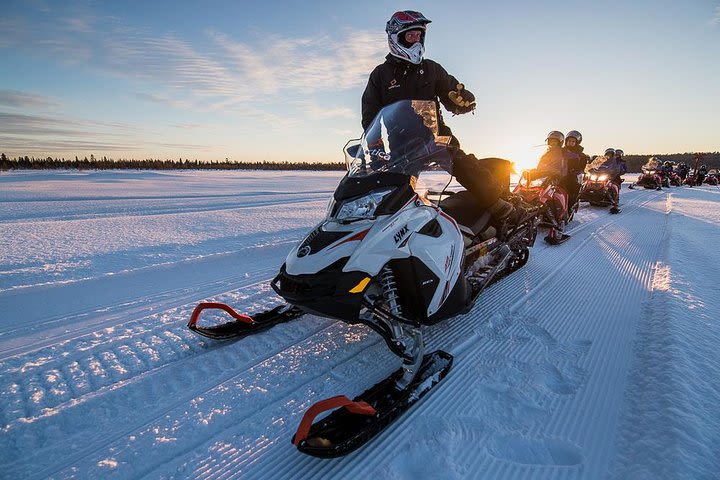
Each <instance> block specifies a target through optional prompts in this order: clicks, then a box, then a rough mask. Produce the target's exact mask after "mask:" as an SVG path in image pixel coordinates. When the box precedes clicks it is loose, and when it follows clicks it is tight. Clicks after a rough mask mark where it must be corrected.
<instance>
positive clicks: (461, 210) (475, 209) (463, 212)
mask: <svg viewBox="0 0 720 480" xmlns="http://www.w3.org/2000/svg"><path fill="white" fill-rule="evenodd" d="M439 207H440V208H441V209H442V211H443V212H445V213H447V214H448V215H450V216H451V217H452V218H454V219H455V221H456V222H457V223H458V226H459V227H460V231H461V232H463V233H465V234H466V235H467V236H469V237H471V238H476V237H480V238H479V239H480V240H487V239H488V238H490V237H494V236H495V234H496V230H495V227H493V226H492V225H491V224H490V212H488V211H487V209H483V208H481V207H479V206H478V203H477V200H475V197H473V196H472V194H471V193H470V192H468V191H467V190H463V191H460V192H457V193H455V194H454V195H451V196H450V197H448V198H445V199H443V200H442V201H441V202H440V203H439Z"/></svg>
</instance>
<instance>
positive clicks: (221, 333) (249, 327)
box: [187, 302, 304, 340]
mask: <svg viewBox="0 0 720 480" xmlns="http://www.w3.org/2000/svg"><path fill="white" fill-rule="evenodd" d="M208 309H219V310H223V311H224V312H226V313H228V314H229V315H230V316H231V317H233V319H234V320H232V321H230V322H226V323H222V324H220V325H213V326H210V327H203V326H199V325H198V324H197V322H198V319H199V318H200V313H201V312H202V311H203V310H208ZM303 313H304V312H303V311H302V310H301V309H299V308H298V307H294V306H291V305H278V306H277V307H275V308H273V309H271V310H267V311H264V312H259V313H254V314H251V315H245V314H242V313H237V312H236V311H235V310H233V308H232V307H230V306H229V305H226V304H224V303H218V302H202V303H200V304H198V306H197V307H195V310H193V313H192V315H191V316H190V321H189V322H188V324H187V326H188V328H189V329H190V330H192V331H193V332H195V333H197V334H199V335H202V336H204V337H208V338H212V339H215V340H226V339H229V338H242V337H245V336H247V335H250V334H253V333H257V332H260V331H263V330H266V329H268V328H270V327H272V326H274V325H277V324H279V323H283V322H287V321H288V320H293V319H295V318H298V317H300V316H301V315H303Z"/></svg>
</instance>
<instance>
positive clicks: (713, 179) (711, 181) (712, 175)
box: [705, 168, 720, 185]
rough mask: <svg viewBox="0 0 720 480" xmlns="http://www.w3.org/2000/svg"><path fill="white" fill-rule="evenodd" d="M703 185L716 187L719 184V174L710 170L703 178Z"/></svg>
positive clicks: (714, 170) (715, 170)
mask: <svg viewBox="0 0 720 480" xmlns="http://www.w3.org/2000/svg"><path fill="white" fill-rule="evenodd" d="M705 183H707V184H708V185H718V183H720V172H718V170H717V169H715V168H713V169H712V170H710V171H709V172H708V174H707V176H706V177H705Z"/></svg>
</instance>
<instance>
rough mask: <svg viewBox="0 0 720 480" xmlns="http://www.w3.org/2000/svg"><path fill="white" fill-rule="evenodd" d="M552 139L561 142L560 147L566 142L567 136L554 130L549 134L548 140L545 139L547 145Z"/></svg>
mask: <svg viewBox="0 0 720 480" xmlns="http://www.w3.org/2000/svg"><path fill="white" fill-rule="evenodd" d="M551 138H554V139H555V140H557V141H558V142H560V145H562V144H563V142H564V141H565V135H563V133H562V132H558V131H557V130H553V131H552V132H550V133H548V134H547V138H545V143H548V142H549V141H550V139H551Z"/></svg>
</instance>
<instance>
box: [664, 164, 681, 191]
mask: <svg viewBox="0 0 720 480" xmlns="http://www.w3.org/2000/svg"><path fill="white" fill-rule="evenodd" d="M666 178H667V182H668V184H669V185H670V186H672V187H680V186H682V182H683V180H682V178H680V175H678V174H677V172H676V171H675V169H674V167H673V170H670V171H669V172H667V174H666Z"/></svg>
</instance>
